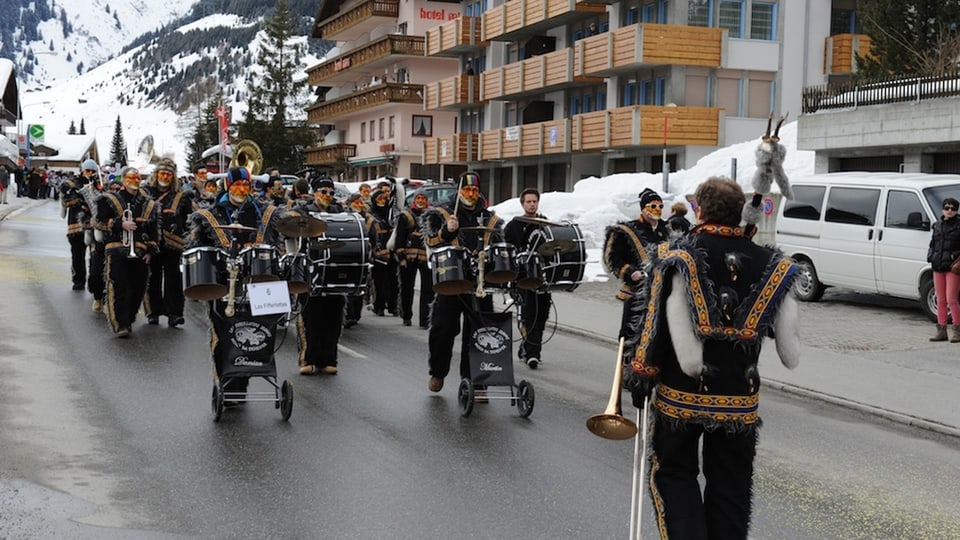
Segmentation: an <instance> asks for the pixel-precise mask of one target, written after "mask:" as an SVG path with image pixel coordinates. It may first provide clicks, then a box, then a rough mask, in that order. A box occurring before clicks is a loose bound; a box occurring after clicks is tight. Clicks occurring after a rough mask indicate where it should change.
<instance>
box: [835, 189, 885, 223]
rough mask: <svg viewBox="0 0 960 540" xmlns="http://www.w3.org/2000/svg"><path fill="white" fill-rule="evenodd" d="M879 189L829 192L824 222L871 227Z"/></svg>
mask: <svg viewBox="0 0 960 540" xmlns="http://www.w3.org/2000/svg"><path fill="white" fill-rule="evenodd" d="M879 201H880V190H879V189H861V188H838V187H835V188H833V189H831V190H830V196H829V197H828V198H827V213H826V215H825V216H824V219H825V221H828V222H831V223H849V224H851V225H867V226H870V225H873V224H874V221H875V220H876V218H877V202H879Z"/></svg>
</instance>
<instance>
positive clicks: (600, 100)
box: [597, 91, 607, 111]
mask: <svg viewBox="0 0 960 540" xmlns="http://www.w3.org/2000/svg"><path fill="white" fill-rule="evenodd" d="M606 108H607V93H606V92H602V91H601V92H597V110H598V111H603V110H606Z"/></svg>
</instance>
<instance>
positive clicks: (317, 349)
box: [297, 295, 346, 367]
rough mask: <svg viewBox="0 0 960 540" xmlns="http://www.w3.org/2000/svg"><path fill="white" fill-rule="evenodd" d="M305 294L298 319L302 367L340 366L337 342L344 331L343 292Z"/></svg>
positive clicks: (298, 338)
mask: <svg viewBox="0 0 960 540" xmlns="http://www.w3.org/2000/svg"><path fill="white" fill-rule="evenodd" d="M303 296H306V301H305V303H304V305H303V308H301V311H300V317H299V318H298V319H297V343H298V344H299V348H300V366H301V367H302V366H307V365H314V366H319V367H324V366H336V365H337V342H338V341H340V333H341V332H342V331H343V311H344V310H343V306H344V304H345V299H346V297H345V296H343V295H329V296H308V295H303Z"/></svg>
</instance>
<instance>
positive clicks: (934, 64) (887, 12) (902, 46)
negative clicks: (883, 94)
mask: <svg viewBox="0 0 960 540" xmlns="http://www.w3.org/2000/svg"><path fill="white" fill-rule="evenodd" d="M857 15H858V16H859V18H860V21H861V24H862V26H863V31H864V33H866V34H867V35H868V36H870V53H869V54H868V55H867V56H866V57H863V56H859V57H858V58H857V64H858V71H859V75H860V76H861V77H863V78H870V77H886V76H890V75H942V74H944V73H950V72H955V71H956V69H957V61H958V58H960V33H958V31H960V28H958V23H960V0H861V1H860V2H859V3H858V5H857Z"/></svg>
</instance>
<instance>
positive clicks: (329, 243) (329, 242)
mask: <svg viewBox="0 0 960 540" xmlns="http://www.w3.org/2000/svg"><path fill="white" fill-rule="evenodd" d="M345 245H347V243H346V242H344V241H343V240H334V239H333V238H320V239H317V240H311V241H310V247H311V248H313V249H336V248H338V247H343V246H345Z"/></svg>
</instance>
